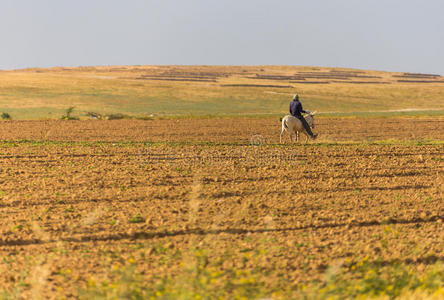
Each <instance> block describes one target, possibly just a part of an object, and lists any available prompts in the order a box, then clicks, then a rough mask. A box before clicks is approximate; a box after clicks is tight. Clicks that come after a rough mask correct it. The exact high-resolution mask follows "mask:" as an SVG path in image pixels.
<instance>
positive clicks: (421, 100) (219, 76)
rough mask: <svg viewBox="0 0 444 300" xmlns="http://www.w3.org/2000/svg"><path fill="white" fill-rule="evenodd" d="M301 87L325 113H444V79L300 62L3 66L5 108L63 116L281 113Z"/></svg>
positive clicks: (16, 113) (15, 113) (307, 101)
mask: <svg viewBox="0 0 444 300" xmlns="http://www.w3.org/2000/svg"><path fill="white" fill-rule="evenodd" d="M295 92H297V93H299V94H300V96H301V98H302V99H303V104H304V108H306V109H310V110H311V111H315V110H316V111H318V112H320V113H324V114H330V115H331V114H377V113H385V114H405V113H416V114H433V115H441V114H443V112H444V77H442V76H439V75H433V74H413V73H390V72H381V71H362V70H354V69H339V68H321V67H297V66H113V67H78V68H61V67H60V68H51V69H26V70H12V71H0V112H7V113H9V114H10V115H11V117H12V118H13V119H59V118H60V117H61V116H62V115H63V113H64V112H65V111H66V109H68V108H69V107H75V110H74V114H76V116H77V117H80V118H87V116H86V113H87V112H96V113H100V114H116V113H121V114H125V115H127V116H132V117H149V116H150V115H155V116H160V117H172V116H208V115H212V116H214V115H218V116H245V115H282V114H284V113H286V112H287V110H288V103H289V101H290V100H291V97H292V95H293V94H294V93H295Z"/></svg>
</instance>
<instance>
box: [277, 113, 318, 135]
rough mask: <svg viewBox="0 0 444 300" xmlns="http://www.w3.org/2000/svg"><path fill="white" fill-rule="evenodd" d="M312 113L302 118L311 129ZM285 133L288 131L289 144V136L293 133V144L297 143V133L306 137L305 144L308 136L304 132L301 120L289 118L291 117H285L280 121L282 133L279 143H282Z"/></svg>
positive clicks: (312, 124)
mask: <svg viewBox="0 0 444 300" xmlns="http://www.w3.org/2000/svg"><path fill="white" fill-rule="evenodd" d="M314 115H315V112H314V113H309V114H308V115H306V116H305V117H304V118H305V120H306V121H307V123H308V125H309V126H310V127H311V128H314ZM285 131H288V134H289V137H290V142H291V136H292V135H293V132H294V133H295V135H296V136H295V142H298V141H299V132H302V133H303V134H305V136H306V137H307V138H306V140H305V142H306V143H307V141H308V138H309V135H308V133H307V132H306V131H305V128H304V125H303V124H302V122H301V120H299V119H298V118H296V117H294V116H291V115H286V116H285V117H284V118H283V119H282V131H281V137H280V140H279V142H280V143H282V137H283V136H284V133H285Z"/></svg>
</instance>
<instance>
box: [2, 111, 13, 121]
mask: <svg viewBox="0 0 444 300" xmlns="http://www.w3.org/2000/svg"><path fill="white" fill-rule="evenodd" d="M2 119H3V120H11V115H10V114H8V113H7V112H3V113H2Z"/></svg>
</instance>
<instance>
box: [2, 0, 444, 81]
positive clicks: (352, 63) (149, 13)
mask: <svg viewBox="0 0 444 300" xmlns="http://www.w3.org/2000/svg"><path fill="white" fill-rule="evenodd" d="M443 15H444V0H323V1H321V0H304V1H299V0H218V1H213V0H0V41H1V42H0V69H12V68H25V67H51V66H87V65H145V64H157V65H170V64H179V65H190V64H203V65H215V64H217V65H314V66H331V67H351V68H361V69H376V70H387V71H406V72H423V73H438V74H442V75H444V17H443Z"/></svg>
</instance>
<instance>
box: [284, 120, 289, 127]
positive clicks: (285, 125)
mask: <svg viewBox="0 0 444 300" xmlns="http://www.w3.org/2000/svg"><path fill="white" fill-rule="evenodd" d="M284 127H285V128H287V129H288V125H287V120H284Z"/></svg>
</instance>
